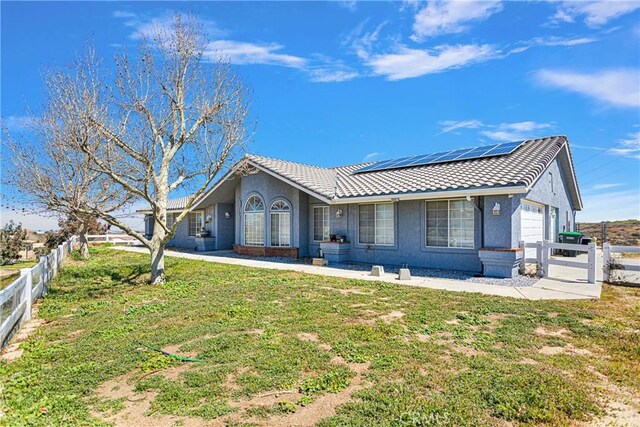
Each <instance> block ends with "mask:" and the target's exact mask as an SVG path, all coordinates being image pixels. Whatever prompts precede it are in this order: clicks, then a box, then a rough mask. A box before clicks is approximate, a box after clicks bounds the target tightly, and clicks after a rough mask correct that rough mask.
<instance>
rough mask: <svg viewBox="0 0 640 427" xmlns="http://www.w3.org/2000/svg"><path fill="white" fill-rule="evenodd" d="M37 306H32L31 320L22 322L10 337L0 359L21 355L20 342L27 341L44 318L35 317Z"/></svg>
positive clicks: (9, 360)
mask: <svg viewBox="0 0 640 427" xmlns="http://www.w3.org/2000/svg"><path fill="white" fill-rule="evenodd" d="M37 307H38V306H37V305H34V306H33V311H32V312H31V316H32V318H31V320H29V321H27V322H25V323H24V324H22V326H21V327H20V329H19V330H18V332H17V333H16V334H15V336H14V337H13V338H12V339H11V341H10V343H9V345H8V346H7V347H5V348H4V349H3V350H2V352H1V353H0V359H2V360H6V361H8V362H11V361H13V360H16V359H19V358H20V357H22V353H23V350H22V349H21V348H20V344H22V343H23V342H25V341H27V340H28V339H29V337H31V335H33V334H34V333H35V332H36V331H37V330H38V328H39V327H40V326H41V325H43V324H44V323H45V322H44V320H42V319H39V318H37V317H36V316H37V315H38V310H37Z"/></svg>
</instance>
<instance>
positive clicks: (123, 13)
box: [113, 10, 138, 19]
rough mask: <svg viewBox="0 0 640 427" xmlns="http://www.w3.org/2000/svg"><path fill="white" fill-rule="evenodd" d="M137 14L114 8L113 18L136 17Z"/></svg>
mask: <svg viewBox="0 0 640 427" xmlns="http://www.w3.org/2000/svg"><path fill="white" fill-rule="evenodd" d="M137 16H138V15H136V14H135V13H133V12H128V11H126V10H116V11H115V12H113V17H114V18H121V19H131V18H137Z"/></svg>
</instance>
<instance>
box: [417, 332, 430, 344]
mask: <svg viewBox="0 0 640 427" xmlns="http://www.w3.org/2000/svg"><path fill="white" fill-rule="evenodd" d="M416 339H417V340H418V341H420V342H427V341H430V340H431V337H430V336H429V335H427V334H421V333H417V334H416Z"/></svg>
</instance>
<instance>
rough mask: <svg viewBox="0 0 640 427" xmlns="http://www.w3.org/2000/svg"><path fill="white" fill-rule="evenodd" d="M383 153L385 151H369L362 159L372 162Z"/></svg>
mask: <svg viewBox="0 0 640 427" xmlns="http://www.w3.org/2000/svg"><path fill="white" fill-rule="evenodd" d="M383 154H384V153H378V152H377V151H374V152H373V153H369V154H367V155H366V156H364V157H363V158H362V161H363V162H371V161H373V160H375V159H376V157H380V156H382V155H383Z"/></svg>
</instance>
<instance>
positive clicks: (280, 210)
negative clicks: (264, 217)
mask: <svg viewBox="0 0 640 427" xmlns="http://www.w3.org/2000/svg"><path fill="white" fill-rule="evenodd" d="M269 212H270V213H271V246H291V206H289V203H287V202H286V201H285V200H276V201H275V202H273V203H272V204H271V208H270V209H269Z"/></svg>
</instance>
